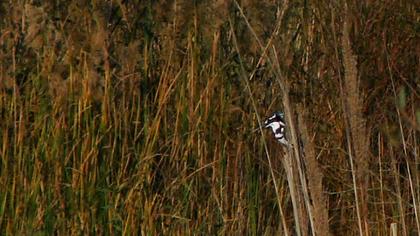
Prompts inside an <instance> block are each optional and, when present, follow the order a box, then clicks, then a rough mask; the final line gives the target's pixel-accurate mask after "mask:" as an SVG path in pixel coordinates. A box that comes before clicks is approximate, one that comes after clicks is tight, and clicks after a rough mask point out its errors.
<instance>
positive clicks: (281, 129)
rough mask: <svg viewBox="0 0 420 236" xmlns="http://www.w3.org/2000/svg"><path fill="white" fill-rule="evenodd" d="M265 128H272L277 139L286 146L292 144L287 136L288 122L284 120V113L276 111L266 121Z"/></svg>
mask: <svg viewBox="0 0 420 236" xmlns="http://www.w3.org/2000/svg"><path fill="white" fill-rule="evenodd" d="M264 128H271V130H272V131H273V133H274V137H275V138H276V139H277V141H278V142H279V143H281V144H283V145H285V146H288V147H289V146H290V143H289V141H287V138H286V122H285V121H284V113H283V112H280V111H277V112H274V113H273V115H271V116H270V117H269V118H267V119H266V120H265V121H264Z"/></svg>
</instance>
